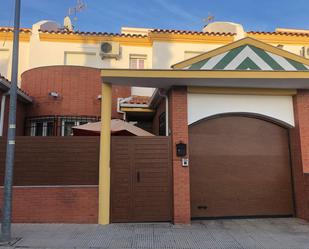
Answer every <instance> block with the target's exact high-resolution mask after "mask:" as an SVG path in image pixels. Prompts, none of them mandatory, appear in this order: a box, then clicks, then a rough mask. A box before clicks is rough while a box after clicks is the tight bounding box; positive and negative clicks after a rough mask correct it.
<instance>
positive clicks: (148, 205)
mask: <svg viewBox="0 0 309 249" xmlns="http://www.w3.org/2000/svg"><path fill="white" fill-rule="evenodd" d="M169 144H170V143H169V138H168V137H113V138H112V153H111V155H112V156H111V220H112V222H150V221H170V220H171V181H170V180H171V172H170V169H171V167H170V147H169Z"/></svg>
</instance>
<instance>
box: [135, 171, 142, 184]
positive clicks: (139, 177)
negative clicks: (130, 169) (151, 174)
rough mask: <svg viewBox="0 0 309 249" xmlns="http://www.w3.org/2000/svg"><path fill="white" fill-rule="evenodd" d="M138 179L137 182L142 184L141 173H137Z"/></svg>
mask: <svg viewBox="0 0 309 249" xmlns="http://www.w3.org/2000/svg"><path fill="white" fill-rule="evenodd" d="M136 178H137V182H140V181H141V175H140V173H139V171H137V176H136Z"/></svg>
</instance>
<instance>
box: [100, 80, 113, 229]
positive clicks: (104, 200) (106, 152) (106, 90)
mask: <svg viewBox="0 0 309 249" xmlns="http://www.w3.org/2000/svg"><path fill="white" fill-rule="evenodd" d="M111 109H112V86H111V85H110V84H108V83H103V85H102V101H101V137H100V165H99V221H98V222H99V224H102V225H106V224H109V213H110V210H109V209H110V142H111Z"/></svg>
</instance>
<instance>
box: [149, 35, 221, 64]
mask: <svg viewBox="0 0 309 249" xmlns="http://www.w3.org/2000/svg"><path fill="white" fill-rule="evenodd" d="M220 46H222V45H221V44H196V43H175V42H158V41H155V42H154V43H153V49H152V53H153V60H152V68H154V69H169V68H171V66H172V65H173V64H176V63H177V62H180V61H183V60H185V59H187V58H186V56H187V55H186V52H207V51H210V50H212V49H215V48H218V47H220Z"/></svg>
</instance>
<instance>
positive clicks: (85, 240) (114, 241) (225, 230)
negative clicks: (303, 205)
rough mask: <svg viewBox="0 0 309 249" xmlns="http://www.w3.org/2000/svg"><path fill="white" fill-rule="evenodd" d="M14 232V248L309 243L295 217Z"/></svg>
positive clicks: (271, 247) (308, 230)
mask: <svg viewBox="0 0 309 249" xmlns="http://www.w3.org/2000/svg"><path fill="white" fill-rule="evenodd" d="M13 232H14V236H16V237H19V238H20V240H19V241H17V242H16V243H15V244H14V245H13V246H12V247H10V248H112V249H122V248H141V249H142V248H167V249H174V248H184V249H188V248H201V249H206V248H217V249H219V248H220V249H221V248H231V249H234V248H235V249H236V248H255V249H257V248H267V249H276V248H280V249H282V248H287V249H293V248H295V249H301V248H309V223H308V222H305V221H303V220H300V219H294V218H284V219H245V220H244V219H243V220H207V221H194V222H193V224H192V225H191V226H173V225H171V224H167V223H154V224H112V225H108V226H99V225H66V224H59V225H58V224H54V225H45V224H15V225H14V226H13Z"/></svg>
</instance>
